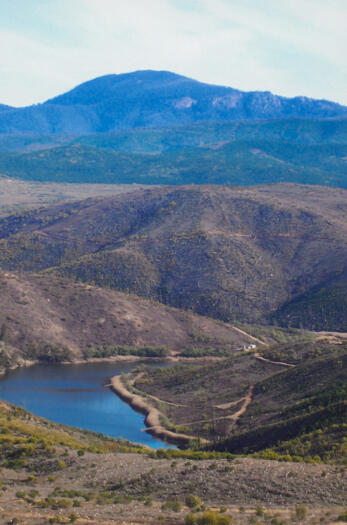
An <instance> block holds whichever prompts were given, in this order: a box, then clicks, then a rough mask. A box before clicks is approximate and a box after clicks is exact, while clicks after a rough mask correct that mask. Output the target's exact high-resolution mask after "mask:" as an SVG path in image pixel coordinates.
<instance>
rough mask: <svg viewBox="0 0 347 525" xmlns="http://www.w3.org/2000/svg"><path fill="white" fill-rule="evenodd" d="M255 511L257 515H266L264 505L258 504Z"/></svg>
mask: <svg viewBox="0 0 347 525" xmlns="http://www.w3.org/2000/svg"><path fill="white" fill-rule="evenodd" d="M255 513H256V515H257V516H264V508H263V506H262V505H260V504H259V505H257V508H256V509H255Z"/></svg>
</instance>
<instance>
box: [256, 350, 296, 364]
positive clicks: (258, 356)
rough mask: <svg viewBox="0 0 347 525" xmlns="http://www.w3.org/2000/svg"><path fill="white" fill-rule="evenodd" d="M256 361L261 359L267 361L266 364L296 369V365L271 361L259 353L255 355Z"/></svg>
mask: <svg viewBox="0 0 347 525" xmlns="http://www.w3.org/2000/svg"><path fill="white" fill-rule="evenodd" d="M254 358H255V359H259V361H265V362H266V363H271V364H272V365H279V366H290V367H293V366H294V367H295V365H292V364H290V363H284V362H283V361H271V359H266V357H262V356H261V355H260V354H259V353H258V352H257V353H255V354H254Z"/></svg>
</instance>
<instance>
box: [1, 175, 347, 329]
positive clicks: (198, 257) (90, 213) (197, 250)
mask: <svg viewBox="0 0 347 525" xmlns="http://www.w3.org/2000/svg"><path fill="white" fill-rule="evenodd" d="M346 224H347V220H346V192H344V191H341V190H333V189H323V188H315V187H303V186H295V185H277V186H276V185H275V186H269V187H261V188H259V189H238V188H229V187H228V188H221V187H213V186H202V187H195V186H190V187H180V188H170V187H169V188H155V189H153V190H142V191H138V192H133V193H130V194H127V195H118V196H115V197H110V198H100V199H88V200H85V201H81V202H78V203H69V204H61V205H57V206H52V207H48V208H45V209H41V210H33V211H30V212H25V213H21V214H17V215H15V216H9V217H6V218H4V219H2V220H0V238H1V241H0V247H1V251H0V265H1V266H2V267H3V268H4V269H8V270H34V271H43V270H46V271H48V272H49V273H50V274H56V275H62V276H67V277H72V278H75V279H79V280H82V281H85V282H89V283H96V284H97V285H99V286H100V285H101V286H107V287H111V288H116V289H119V290H122V291H129V292H133V293H135V294H138V295H142V296H145V297H149V298H153V299H155V300H159V301H160V302H163V303H167V304H171V305H173V306H176V307H180V308H184V309H193V310H194V311H196V312H197V313H199V314H202V315H208V316H212V317H217V318H220V319H223V320H227V321H230V320H240V321H251V322H254V321H263V320H264V319H268V318H269V317H270V316H273V315H275V314H276V312H277V311H278V310H279V309H280V308H282V307H283V306H284V305H285V304H288V303H290V302H291V301H293V300H296V299H297V298H299V297H302V296H303V295H304V294H308V296H310V294H312V293H315V290H317V288H319V287H324V289H325V292H326V294H328V296H330V295H329V294H330V287H331V286H332V288H333V287H334V282H335V281H334V279H336V278H338V276H339V275H341V272H343V269H344V267H345V263H346V253H347V245H346V236H347V234H346ZM332 293H333V291H331V294H332ZM302 308H303V309H305V308H306V310H305V315H302V321H301V324H302V326H303V327H311V326H312V327H314V328H316V329H317V328H318V324H319V323H318V321H317V315H316V313H315V312H313V314H312V315H311V314H310V312H311V310H310V303H309V301H307V303H306V304H305V302H303V306H302ZM320 308H321V309H323V313H322V315H321V317H324V319H326V321H325V322H324V323H323V326H322V328H325V329H330V330H333V329H335V328H336V329H342V330H344V329H345V324H344V322H343V320H342V322H341V318H340V317H339V316H337V317H336V320H335V316H334V315H333V311H332V308H335V309H339V308H340V302H339V301H335V303H334V302H331V301H328V302H327V303H324V302H322V303H321V306H320ZM324 308H326V309H327V312H326V313H324ZM279 319H280V321H281V323H283V324H286V323H287V324H289V325H290V324H295V323H293V322H292V320H291V319H289V320H287V317H286V316H282V317H279Z"/></svg>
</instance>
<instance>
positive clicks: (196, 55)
mask: <svg viewBox="0 0 347 525" xmlns="http://www.w3.org/2000/svg"><path fill="white" fill-rule="evenodd" d="M12 1H13V2H16V1H20V0H12ZM33 1H34V2H39V0H33ZM54 5H56V6H59V9H58V8H57V9H54ZM346 5H347V4H346V3H345V0H335V1H334V0H330V2H329V4H328V3H327V2H325V1H324V2H323V1H322V0H301V1H299V0H287V1H286V2H282V1H278V0H196V1H193V0H191V1H190V2H189V0H186V2H181V1H180V0H146V1H143V0H128V1H127V2H123V1H122V0H60V1H59V2H57V0H50V1H49V2H47V3H45V2H40V11H39V13H40V16H41V18H42V25H43V27H52V29H54V28H56V29H57V31H53V30H52V36H51V38H50V39H47V34H46V35H45V38H43V37H42V35H40V34H39V33H38V32H36V33H35V35H34V36H33V35H32V33H30V35H29V33H28V34H25V33H23V32H21V33H19V32H18V31H16V30H14V29H13V27H12V28H11V30H9V29H8V28H6V27H4V28H3V29H1V27H0V46H1V49H2V54H1V63H0V102H3V103H12V104H28V103H30V102H36V101H39V100H44V99H46V98H49V97H51V96H54V95H55V94H57V93H60V92H62V91H65V90H67V89H70V88H71V87H73V86H74V85H76V84H78V83H80V82H83V81H84V80H87V79H89V78H93V77H96V76H98V75H103V74H107V73H121V72H126V71H132V70H135V69H168V70H171V71H175V72H177V73H181V74H185V75H187V76H191V77H194V78H197V79H199V80H202V81H207V82H211V83H220V84H224V85H232V86H233V87H236V88H239V89H245V90H252V89H259V90H266V89H267V90H271V91H273V92H275V93H279V94H283V95H287V96H294V95H296V94H305V95H308V96H313V97H325V98H330V99H335V100H340V101H342V102H345V103H347V97H346V96H345V93H344V90H345V80H346V79H345V78H344V75H345V65H346V59H345V56H344V53H343V50H344V48H346V36H345V30H344V22H345V19H346V17H345V15H346ZM189 7H191V9H188V8H189ZM28 23H29V22H28ZM64 31H65V33H66V35H69V38H66V39H64ZM20 78H22V79H23V81H22V82H20V83H19V82H18V79H20ZM11 86H12V87H11ZM23 86H24V87H23Z"/></svg>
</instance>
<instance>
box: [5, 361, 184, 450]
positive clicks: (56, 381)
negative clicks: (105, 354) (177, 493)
mask: <svg viewBox="0 0 347 525" xmlns="http://www.w3.org/2000/svg"><path fill="white" fill-rule="evenodd" d="M138 365H139V362H138V361H137V362H127V363H126V362H115V363H105V362H103V363H83V364H78V365H77V364H76V365H75V364H69V365H59V364H55V365H34V366H31V367H28V368H18V369H16V370H12V371H10V372H8V373H7V374H6V375H4V376H3V377H1V378H0V398H1V399H3V400H4V401H8V402H10V403H14V404H15V405H19V406H21V407H23V408H25V409H26V410H28V411H29V412H33V413H34V414H36V415H37V416H41V417H44V418H46V419H49V420H51V421H54V422H55V423H64V424H66V425H71V426H74V427H78V428H82V429H85V430H93V431H94V432H101V433H102V434H105V435H107V436H112V437H115V438H118V437H122V438H124V439H128V440H129V441H133V442H135V443H141V444H143V445H148V446H150V447H153V448H174V447H172V446H168V445H166V444H165V443H163V442H162V441H159V440H156V439H155V438H153V437H152V436H151V435H150V434H149V433H148V432H143V429H144V428H145V424H144V416H143V415H142V414H138V413H137V412H135V411H134V410H132V408H130V407H129V406H128V405H127V404H126V403H123V401H122V400H121V399H119V397H118V396H116V394H114V392H112V391H111V390H110V389H109V388H107V387H106V385H107V384H109V378H110V377H112V376H114V375H119V374H125V373H128V372H131V371H132V370H133V369H134V368H136V367H137V366H138ZM146 365H148V366H156V367H157V366H168V363H167V362H166V363H165V362H146Z"/></svg>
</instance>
